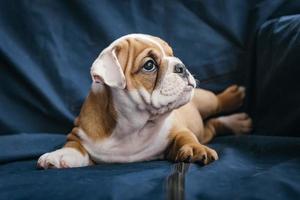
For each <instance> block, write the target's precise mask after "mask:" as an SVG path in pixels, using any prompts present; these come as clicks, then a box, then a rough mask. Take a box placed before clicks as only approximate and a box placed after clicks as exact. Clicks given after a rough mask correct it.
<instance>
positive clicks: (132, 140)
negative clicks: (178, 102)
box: [79, 90, 172, 163]
mask: <svg viewBox="0 0 300 200" xmlns="http://www.w3.org/2000/svg"><path fill="white" fill-rule="evenodd" d="M112 91H113V92H112V94H113V97H114V98H113V99H114V100H115V101H114V105H115V109H116V110H117V113H118V118H117V125H116V128H115V130H114V131H113V133H112V135H111V136H110V137H108V138H106V139H104V140H102V141H93V140H91V139H90V138H88V137H87V136H86V134H85V133H84V131H83V130H80V132H79V135H80V137H81V138H82V144H83V146H84V147H85V148H86V150H87V151H88V152H89V154H90V156H91V158H92V159H93V160H94V161H96V162H98V163H99V162H117V163H124V162H136V161H145V160H152V159H157V158H160V157H161V156H162V154H163V152H164V150H165V149H166V147H167V145H168V143H169V140H168V135H169V132H170V128H171V125H172V116H170V115H169V114H166V115H162V116H160V119H159V120H156V121H149V119H150V116H151V115H150V114H149V113H148V112H147V111H146V110H140V107H139V106H138V105H139V104H136V102H135V101H137V100H141V99H140V97H139V96H138V94H137V93H136V92H130V94H128V93H126V92H125V91H123V90H112ZM128 96H131V98H129V97H128ZM132 98H134V99H135V100H132ZM140 103H142V102H140Z"/></svg>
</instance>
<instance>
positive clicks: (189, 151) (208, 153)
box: [175, 144, 218, 165]
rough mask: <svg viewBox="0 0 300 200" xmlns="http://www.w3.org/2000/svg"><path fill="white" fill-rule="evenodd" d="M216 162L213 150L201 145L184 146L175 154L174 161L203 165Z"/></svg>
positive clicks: (216, 156) (215, 154) (216, 157)
mask: <svg viewBox="0 0 300 200" xmlns="http://www.w3.org/2000/svg"><path fill="white" fill-rule="evenodd" d="M215 160H218V154H217V152H216V151H215V150H213V149H211V148H209V147H207V146H204V145H202V144H186V145H184V146H182V147H181V148H180V149H179V151H178V152H177V155H176V158H175V161H177V162H179V161H181V162H201V163H203V164H205V165H207V164H209V163H211V162H213V161H215Z"/></svg>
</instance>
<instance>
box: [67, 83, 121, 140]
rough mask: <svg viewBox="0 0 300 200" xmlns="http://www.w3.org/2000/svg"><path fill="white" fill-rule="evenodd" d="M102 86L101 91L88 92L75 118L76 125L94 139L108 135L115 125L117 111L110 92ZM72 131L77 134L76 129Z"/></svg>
mask: <svg viewBox="0 0 300 200" xmlns="http://www.w3.org/2000/svg"><path fill="white" fill-rule="evenodd" d="M104 87H105V88H104V89H103V90H102V91H99V92H97V93H94V92H93V91H91V92H90V93H89V95H88V97H87V99H86V100H85V102H84V104H83V106H82V109H81V111H80V114H79V117H78V120H77V124H78V127H80V128H81V129H82V130H83V131H84V132H85V133H86V134H87V135H88V136H89V137H90V138H91V139H93V140H95V141H96V140H99V139H102V138H105V137H108V136H110V135H111V134H112V132H113V129H114V128H115V126H116V118H117V113H116V111H115V109H114V107H113V104H112V102H113V100H112V96H111V92H110V89H109V88H108V87H107V86H104ZM72 133H73V134H77V131H76V129H75V130H74V131H72ZM77 137H78V136H77Z"/></svg>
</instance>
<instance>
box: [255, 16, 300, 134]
mask: <svg viewBox="0 0 300 200" xmlns="http://www.w3.org/2000/svg"><path fill="white" fill-rule="evenodd" d="M256 44H257V46H256V55H257V66H256V79H255V86H256V87H255V88H256V92H255V94H256V95H255V99H254V102H255V107H254V109H253V110H254V114H255V115H254V118H255V122H256V129H257V131H258V133H260V132H262V133H263V134H271V135H290V136H300V126H299V124H300V93H299V91H300V79H299V74H300V56H299V55H300V54H299V52H300V15H292V16H284V17H280V18H277V19H274V20H270V21H268V22H266V23H264V24H263V25H262V27H261V29H260V30H259V33H258V38H257V43H256Z"/></svg>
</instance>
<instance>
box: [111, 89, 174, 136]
mask: <svg viewBox="0 0 300 200" xmlns="http://www.w3.org/2000/svg"><path fill="white" fill-rule="evenodd" d="M133 94H134V95H136V93H134V92H133V93H132V92H131V91H127V90H119V89H112V96H113V101H114V107H115V109H116V112H117V125H116V129H115V131H114V132H116V134H120V135H124V136H126V135H130V134H134V133H139V132H143V130H145V129H148V128H156V129H159V128H160V127H161V126H162V125H163V123H164V121H165V119H166V118H167V117H168V115H169V114H166V115H162V116H159V117H156V118H155V120H153V118H152V115H151V113H149V112H148V111H147V109H142V108H145V106H144V105H141V104H143V102H142V101H139V102H136V101H134V100H133V98H132V95H133Z"/></svg>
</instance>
